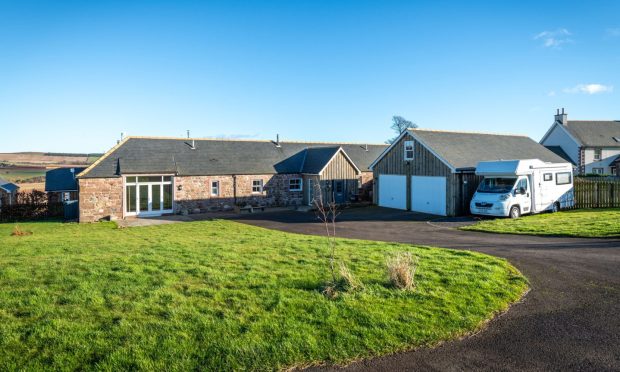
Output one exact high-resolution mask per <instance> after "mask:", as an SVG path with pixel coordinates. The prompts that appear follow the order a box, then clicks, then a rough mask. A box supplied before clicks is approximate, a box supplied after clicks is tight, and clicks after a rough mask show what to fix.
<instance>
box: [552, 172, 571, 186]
mask: <svg viewBox="0 0 620 372" xmlns="http://www.w3.org/2000/svg"><path fill="white" fill-rule="evenodd" d="M569 183H571V173H570V172H562V173H556V174H555V184H556V185H568V184H569Z"/></svg>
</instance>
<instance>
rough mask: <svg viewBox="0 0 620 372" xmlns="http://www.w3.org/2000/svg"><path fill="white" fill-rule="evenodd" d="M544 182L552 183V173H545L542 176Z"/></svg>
mask: <svg viewBox="0 0 620 372" xmlns="http://www.w3.org/2000/svg"><path fill="white" fill-rule="evenodd" d="M543 180H544V181H553V173H545V174H543Z"/></svg>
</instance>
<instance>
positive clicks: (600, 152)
mask: <svg viewBox="0 0 620 372" xmlns="http://www.w3.org/2000/svg"><path fill="white" fill-rule="evenodd" d="M602 156H603V150H601V149H594V161H599V160H601V157H602Z"/></svg>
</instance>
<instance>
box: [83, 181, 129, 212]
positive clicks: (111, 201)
mask: <svg viewBox="0 0 620 372" xmlns="http://www.w3.org/2000/svg"><path fill="white" fill-rule="evenodd" d="M78 185H79V186H78V187H79V189H80V193H79V199H80V222H96V221H99V220H101V219H121V218H123V179H122V178H121V177H118V178H82V179H79V180H78Z"/></svg>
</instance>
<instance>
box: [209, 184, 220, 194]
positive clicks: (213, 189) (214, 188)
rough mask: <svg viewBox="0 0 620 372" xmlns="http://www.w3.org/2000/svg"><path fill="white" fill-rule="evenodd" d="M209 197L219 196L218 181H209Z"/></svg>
mask: <svg viewBox="0 0 620 372" xmlns="http://www.w3.org/2000/svg"><path fill="white" fill-rule="evenodd" d="M211 195H212V196H219V195H220V181H211Z"/></svg>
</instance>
